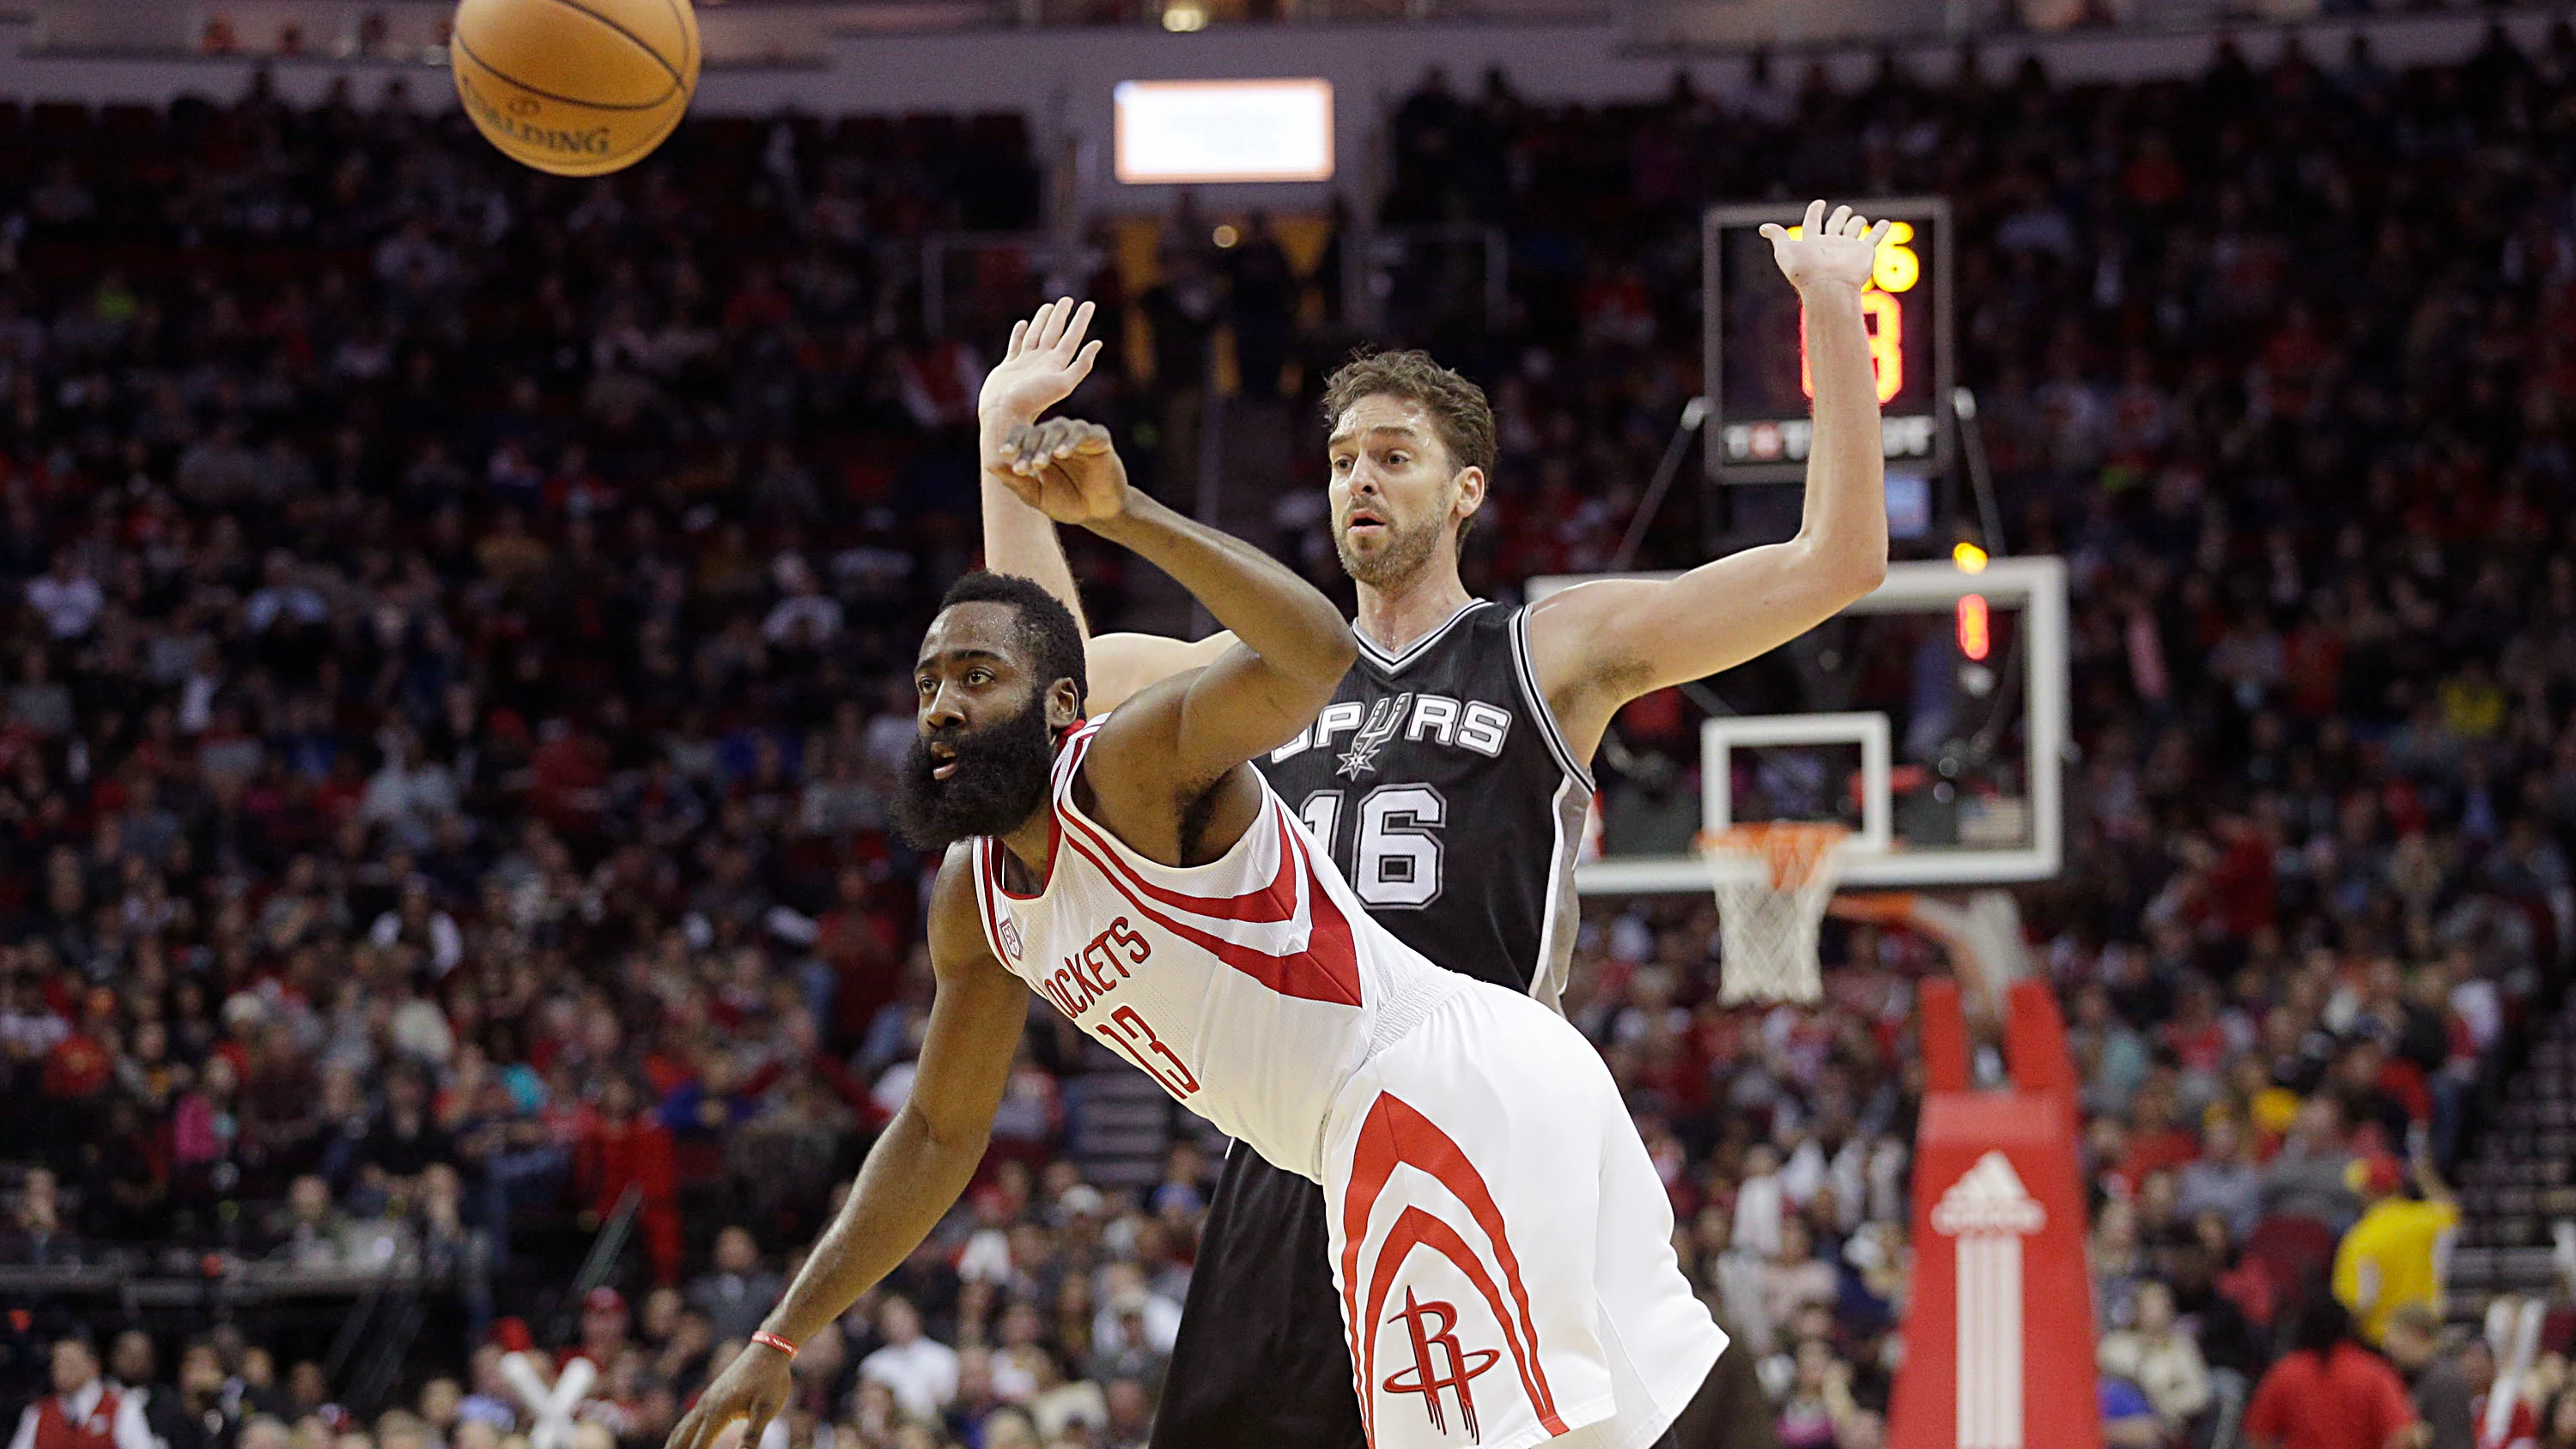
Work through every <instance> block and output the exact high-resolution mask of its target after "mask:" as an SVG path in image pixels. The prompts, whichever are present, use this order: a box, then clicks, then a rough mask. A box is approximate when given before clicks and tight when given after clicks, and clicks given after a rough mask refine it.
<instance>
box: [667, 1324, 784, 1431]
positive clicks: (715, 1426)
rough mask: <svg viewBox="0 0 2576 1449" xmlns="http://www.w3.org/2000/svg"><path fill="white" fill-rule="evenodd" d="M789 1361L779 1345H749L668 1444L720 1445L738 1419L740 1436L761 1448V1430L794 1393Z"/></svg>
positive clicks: (678, 1426) (683, 1420) (718, 1377)
mask: <svg viewBox="0 0 2576 1449" xmlns="http://www.w3.org/2000/svg"><path fill="white" fill-rule="evenodd" d="M787 1365H788V1357H787V1355H785V1354H783V1353H780V1352H778V1351H777V1350H776V1349H773V1348H768V1347H764V1346H763V1345H760V1344H756V1343H755V1344H749V1345H746V1346H745V1347H744V1348H743V1351H742V1352H740V1353H738V1354H735V1355H734V1359H733V1362H732V1363H729V1364H727V1365H725V1370H724V1372H722V1373H720V1374H718V1375H716V1377H715V1382H713V1383H711V1384H708V1385H707V1390H706V1392H705V1393H703V1394H700V1395H699V1396H698V1402H697V1406H696V1407H695V1408H692V1409H690V1410H689V1412H688V1413H687V1414H686V1415H684V1416H682V1418H681V1419H680V1422H679V1423H678V1424H676V1425H674V1426H673V1427H672V1429H671V1437H670V1438H669V1440H667V1441H666V1442H665V1443H664V1445H663V1449H718V1446H719V1445H720V1444H722V1443H723V1441H724V1439H725V1430H726V1429H728V1428H731V1427H732V1426H733V1425H734V1424H735V1423H736V1422H737V1421H739V1422H741V1423H742V1425H743V1434H742V1438H741V1439H740V1440H739V1441H736V1442H738V1443H740V1444H741V1446H742V1449H759V1444H760V1436H761V1433H762V1432H763V1431H764V1430H766V1429H767V1428H768V1427H769V1421H770V1420H771V1419H773V1418H776V1417H777V1416H778V1414H779V1413H780V1412H781V1411H783V1410H784V1409H786V1407H787V1401H788V1399H789V1397H790V1396H791V1395H792V1394H793V1393H794V1390H795V1380H794V1378H793V1377H792V1376H791V1375H790V1373H789V1371H788V1367H787Z"/></svg>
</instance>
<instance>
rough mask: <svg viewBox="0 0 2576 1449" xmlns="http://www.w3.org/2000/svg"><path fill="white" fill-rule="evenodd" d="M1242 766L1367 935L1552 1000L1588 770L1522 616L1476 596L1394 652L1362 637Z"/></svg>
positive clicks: (1560, 978) (1569, 946) (1561, 964)
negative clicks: (1351, 895) (1373, 923)
mask: <svg viewBox="0 0 2576 1449" xmlns="http://www.w3.org/2000/svg"><path fill="white" fill-rule="evenodd" d="M1253 764H1254V765H1255V766H1256V767H1257V768H1259V769H1260V771H1261V773H1262V774H1263V775H1265V776H1267V777H1268V778H1269V781H1270V785H1271V788H1273V789H1275V790H1277V791H1278V792H1279V793H1280V795H1281V796H1282V797H1284V798H1285V799H1286V800H1287V802H1288V804H1289V805H1290V807H1291V808H1293V809H1295V810H1296V812H1297V815H1298V818H1299V819H1301V820H1303V821H1304V822H1305V824H1306V828H1307V829H1308V830H1310V831H1312V832H1314V836H1315V839H1316V840H1318V841H1320V842H1322V843H1323V845H1324V848H1325V849H1326V850H1327V851H1329V852H1330V853H1331V854H1332V857H1333V862H1334V864H1336V865H1339V866H1340V867H1341V868H1342V874H1343V875H1344V876H1345V877H1346V878H1347V879H1348V880H1349V881H1350V883H1351V887H1352V889H1353V890H1354V891H1356V892H1357V893H1358V895H1359V898H1360V902H1361V904H1363V905H1364V906H1366V907H1367V908H1368V910H1369V912H1370V914H1371V915H1373V916H1374V917H1375V918H1376V920H1377V921H1378V923H1379V924H1381V925H1383V926H1385V927H1386V928H1387V929H1388V930H1391V931H1393V932H1394V933H1395V934H1396V936H1397V937H1398V938H1399V939H1401V940H1402V941H1403V942H1404V943H1405V944H1406V945H1409V946H1411V947H1413V948H1414V949H1415V950H1417V951H1420V952H1421V953H1422V954H1423V955H1425V956H1427V957H1429V958H1430V959H1431V960H1433V961H1435V962H1438V963H1439V964H1440V965H1443V966H1446V967H1448V968H1449V969H1450V970H1452V971H1461V972H1465V973H1466V974H1467V975H1470V976H1474V977H1478V978H1480V979H1483V980H1486V981H1491V982H1493V983H1495V984H1496V985H1499V986H1508V987H1511V988H1512V989H1513V990H1515V991H1526V992H1528V993H1529V994H1530V995H1532V996H1535V997H1537V998H1538V999H1539V1000H1540V1001H1542V1002H1545V1003H1546V1004H1548V1005H1550V1006H1554V1005H1556V1003H1557V998H1558V996H1559V995H1560V993H1562V992H1563V991H1564V989H1565V973H1566V968H1567V965H1568V963H1569V962H1570V961H1571V960H1572V959H1573V951H1574V931H1575V924H1576V914H1577V913H1576V909H1575V896H1574V857H1575V851H1576V850H1577V849H1578V848H1579V847H1580V845H1581V844H1582V840H1583V817H1584V812H1585V810H1586V809H1587V808H1588V807H1589V806H1590V805H1591V803H1592V776H1591V774H1590V773H1589V772H1587V771H1586V770H1585V769H1584V768H1583V765H1582V763H1581V762H1580V761H1578V760H1577V759H1575V757H1574V752H1573V751H1572V750H1571V749H1569V748H1568V747H1567V746H1566V743H1565V739H1564V737H1563V736H1562V735H1561V734H1560V733H1559V732H1558V730H1557V727H1556V719H1555V716H1554V715H1553V714H1552V713H1550V712H1549V710H1548V707H1547V701H1546V700H1545V699H1543V698H1542V697H1541V696H1540V694H1539V691H1538V673H1537V671H1536V669H1534V668H1533V667H1532V665H1531V663H1530V650H1529V611H1528V610H1527V609H1506V608H1503V607H1502V606H1500V605H1498V604H1492V603H1488V602H1485V601H1483V600H1478V601H1476V602H1474V603H1471V604H1469V605H1468V606H1467V607H1466V608H1464V609H1461V610H1459V611H1458V613H1457V614H1455V615H1453V616H1451V618H1450V620H1449V622H1448V623H1446V624H1443V625H1441V626H1440V627H1439V628H1437V629H1434V630H1432V631H1431V632H1430V633H1429V634H1427V635H1425V636H1424V637H1423V638H1421V639H1420V640H1418V641H1416V642H1415V643H1414V644H1413V645H1412V646H1411V647H1409V648H1407V649H1406V650H1405V651H1404V652H1403V653H1401V654H1388V653H1386V652H1385V651H1383V650H1381V649H1379V648H1377V647H1376V646H1375V645H1373V644H1371V643H1370V642H1369V641H1368V639H1367V637H1366V636H1365V635H1363V636H1362V637H1361V639H1360V657H1359V660H1358V662H1357V663H1355V664H1353V665H1352V666H1351V669H1350V672H1349V673H1348V674H1346V675H1344V676H1343V677H1342V685H1341V688H1340V690H1339V691H1338V692H1336V693H1335V694H1334V696H1333V702H1332V703H1331V704H1329V705H1326V706H1325V707H1324V710H1323V713H1321V714H1319V715H1317V716H1316V717H1315V722H1314V723H1313V724H1312V725H1310V726H1308V727H1307V728H1306V730H1305V732H1304V733H1302V734H1300V735H1298V736H1297V738H1295V739H1293V740H1290V741H1289V742H1288V743H1286V744H1284V745H1281V746H1280V747H1279V748H1277V749H1275V750H1273V751H1271V752H1270V753H1269V754H1267V755H1262V756H1258V757H1256V758H1255V759H1254V760H1253Z"/></svg>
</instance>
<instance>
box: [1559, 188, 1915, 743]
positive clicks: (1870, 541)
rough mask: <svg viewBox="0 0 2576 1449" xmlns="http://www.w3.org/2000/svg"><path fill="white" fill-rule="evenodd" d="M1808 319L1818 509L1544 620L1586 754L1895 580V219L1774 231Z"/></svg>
mask: <svg viewBox="0 0 2576 1449" xmlns="http://www.w3.org/2000/svg"><path fill="white" fill-rule="evenodd" d="M1762 233H1763V235H1765V236H1767V237H1769V238H1770V239H1771V249H1772V255H1773V258H1774V259H1775V260H1776V261H1778V262H1779V264H1780V270H1781V271H1782V272H1783V273H1784V274H1786V275H1787V277H1788V278H1789V281H1790V283H1791V285H1793V286H1795V287H1796V288H1797V289H1798V298H1799V301H1800V302H1801V303H1802V304H1803V305H1804V306H1805V308H1806V314H1807V361H1808V367H1809V371H1810V372H1811V373H1812V375H1813V378H1814V381H1815V389H1816V398H1815V434H1814V441H1813V444H1812V445H1811V447H1810V449H1809V451H1808V454H1807V499H1806V513H1805V516H1804V517H1803V518H1802V519H1801V521H1800V524H1799V528H1798V534H1797V536H1796V537H1795V538H1792V539H1790V540H1789V541H1787V542H1786V543H1778V544H1767V545H1764V546H1762V547H1759V548H1748V549H1745V550H1743V551H1742V552H1740V553H1734V554H1730V555H1728V556H1727V557H1725V558H1722V559H1718V560H1716V561H1715V562H1712V563H1707V564H1702V565H1701V566H1700V567H1698V568H1695V569H1693V570H1691V571H1690V572H1689V573H1686V574H1683V575H1682V576H1681V577H1679V578H1677V579H1668V580H1644V579H1603V580H1599V581H1597V582H1594V583H1589V584H1582V585H1578V586H1576V587H1574V588H1571V589H1567V590H1566V591H1564V592H1563V593H1560V594H1556V595H1553V596H1551V597H1550V598H1548V599H1546V600H1544V601H1542V602H1541V603H1539V604H1538V605H1537V606H1536V607H1534V608H1533V609H1532V610H1531V611H1530V647H1531V651H1532V654H1533V656H1534V662H1535V663H1536V665H1537V667H1538V673H1539V684H1540V687H1541V688H1542V689H1543V690H1544V691H1545V692H1546V694H1547V697H1548V702H1549V704H1550V705H1551V706H1552V707H1553V708H1554V709H1555V710H1556V714H1557V720H1558V723H1559V724H1560V725H1561V726H1562V727H1563V729H1564V730H1565V733H1566V735H1567V738H1568V742H1569V743H1570V744H1572V745H1573V746H1574V748H1575V749H1576V750H1578V751H1580V752H1582V753H1584V754H1585V755H1587V756H1588V755H1589V754H1590V752H1591V750H1592V747H1593V746H1594V745H1595V744H1597V743H1599V741H1600V738H1601V732H1602V731H1603V730H1604V729H1606V728H1608V727H1609V723H1610V717H1611V715H1613V714H1615V713H1617V712H1618V709H1619V706H1621V705H1623V704H1625V703H1627V702H1628V701H1629V700H1631V699H1634V698H1636V697H1637V696H1638V695H1641V694H1644V693H1647V692H1648V691H1650V690H1656V689H1661V688H1664V687H1665V686H1667V685H1673V684H1680V683H1683V682H1684V681H1687V680H1693V679H1701V678H1705V677H1706V676H1708V675H1711V674H1715V673H1717V672H1718V671H1720V670H1723V669H1731V668H1733V667H1734V666H1736V665H1738V664H1741V663H1743V662H1744V661H1745V660H1747V659H1751V658H1753V657H1754V656H1755V655H1757V654H1761V653H1763V652H1765V651H1767V650H1770V649H1773V648H1776V647H1778V646H1779V645H1781V644H1784V643H1787V642H1788V641H1789V640H1791V639H1794V638H1796V637H1797V636H1799V635H1800V634H1803V633H1805V632H1807V631H1808V630H1809V629H1812V628H1814V627H1815V626H1816V625H1818V624H1821V623H1823V622H1824V621H1825V620H1827V619H1829V618H1831V617H1833V616H1834V615H1835V614H1836V613H1838V612H1840V611H1841V610H1842V609H1843V608H1844V607H1845V606H1846V605H1848V604H1850V603H1851V602H1852V601H1853V600H1855V599H1858V598H1860V597H1861V596H1862V595H1864V594H1866V593H1868V592H1869V591H1870V590H1872V589H1874V588H1877V587H1878V585H1879V582H1880V581H1881V580H1883V579H1885V578H1886V577H1887V486H1886V471H1887V469H1886V459H1885V446H1884V444H1883V443H1882V441H1881V439H1880V436H1879V419H1878V379H1877V375H1876V374H1875V373H1874V372H1873V371H1872V370H1871V368H1870V361H1869V332H1868V324H1867V323H1866V322H1864V321H1863V320H1862V317H1861V305H1860V294H1861V290H1862V288H1863V287H1865V286H1867V285H1868V283H1869V278H1870V269H1871V267H1872V266H1873V265H1874V264H1875V260H1876V257H1877V253H1878V244H1879V242H1880V241H1881V240H1882V239H1884V238H1885V236H1886V234H1887V223H1885V222H1880V223H1879V224H1878V225H1876V226H1872V225H1870V224H1869V223H1868V222H1867V221H1866V220H1864V219H1863V218H1861V217H1859V216H1857V215H1855V214H1853V212H1852V210H1851V208H1849V207H1836V208H1835V209H1834V213H1833V215H1832V217H1831V218H1830V219H1829V218H1827V216H1826V215H1825V204H1824V203H1823V202H1821V201H1819V202H1816V203H1814V204H1812V205H1810V206H1809V207H1808V208H1807V221H1806V225H1805V226H1804V227H1802V228H1801V229H1800V231H1799V234H1798V235H1796V236H1792V235H1790V234H1789V233H1788V232H1787V231H1786V230H1785V229H1783V228H1781V227H1777V226H1766V227H1764V228H1763V229H1762Z"/></svg>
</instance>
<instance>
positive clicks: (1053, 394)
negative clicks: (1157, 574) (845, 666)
mask: <svg viewBox="0 0 2576 1449" xmlns="http://www.w3.org/2000/svg"><path fill="white" fill-rule="evenodd" d="M1090 329H1091V304H1090V303H1089V302H1085V303H1083V304H1082V305H1081V306H1079V307H1076V306H1075V305H1074V304H1073V299H1072V298H1071V297H1064V298H1059V299H1058V300H1056V301H1053V302H1048V303H1046V304H1044V305H1043V306H1040V307H1039V308H1038V310H1037V314H1036V315H1035V316H1033V317H1031V318H1029V319H1028V320H1027V321H1025V322H1014V323H1012V324H1011V340H1010V341H1009V342H1008V343H1006V344H1004V346H1003V348H1002V360H1001V362H999V363H998V364H996V365H995V366H994V368H993V370H992V371H991V372H988V373H986V374H985V375H984V388H983V391H982V392H980V393H978V394H977V395H976V398H975V423H976V429H977V432H978V434H979V437H978V443H977V449H976V451H977V452H978V453H979V454H980V455H981V456H980V462H981V464H982V470H981V471H982V478H981V480H980V481H979V483H978V484H977V492H978V494H979V497H980V501H981V504H982V511H983V515H984V563H985V567H987V568H990V569H992V570H993V571H994V572H995V573H1004V574H1018V575H1019V576H1020V577H1022V578H1027V579H1035V580H1036V581H1037V582H1038V585H1039V586H1040V587H1042V588H1044V589H1045V590H1046V591H1047V592H1048V593H1050V594H1053V595H1055V597H1056V601H1057V602H1058V603H1061V604H1063V605H1064V606H1065V607H1066V608H1068V609H1071V610H1072V611H1073V617H1074V619H1075V620H1076V621H1077V622H1080V623H1082V624H1083V626H1084V630H1085V632H1088V631H1089V627H1090V621H1089V620H1087V619H1084V618H1083V615H1082V597H1081V594H1080V592H1079V591H1078V590H1076V589H1075V588H1074V586H1073V570H1072V568H1071V567H1069V566H1068V565H1067V564H1066V563H1065V561H1064V546H1063V543H1062V542H1061V541H1060V540H1059V539H1057V537H1056V536H1055V523H1054V521H1053V520H1051V519H1049V518H1048V517H1047V516H1046V515H1045V514H1043V513H1040V512H1038V511H1037V510H1036V509H1034V508H1031V507H1030V506H1029V505H1027V504H1026V503H1023V502H1021V501H1020V498H1019V495H1017V494H1015V493H1013V492H1012V491H1011V488H1010V485H1009V484H1008V483H1007V482H1005V481H1004V480H1003V479H1002V478H1001V477H1000V476H999V474H998V473H997V472H996V470H997V469H1000V468H1002V467H1004V466H1005V463H1006V459H1005V455H1004V452H1003V449H1002V444H1003V443H1004V442H1005V441H1006V440H1008V439H1009V438H1010V436H1011V435H1012V434H1013V433H1014V432H1017V431H1018V430H1019V429H1021V428H1023V427H1026V426H1028V425H1029V424H1031V423H1034V422H1036V421H1037V420H1038V415H1039V414H1041V413H1043V412H1045V411H1046V410H1047V409H1048V408H1051V407H1054V406H1055V405H1056V404H1057V403H1060V402H1062V401H1064V400H1065V399H1066V398H1069V397H1071V396H1073V390H1074V389H1075V388H1077V387H1080V386H1081V385H1082V380H1083V379H1084V378H1086V377H1089V376H1090V375H1091V368H1092V364H1093V363H1094V362H1095V361H1096V360H1097V359H1098V358H1099V356H1100V344H1099V343H1098V342H1090V343H1085V342H1084V341H1083V334H1084V333H1086V332H1088V331H1090Z"/></svg>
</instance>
